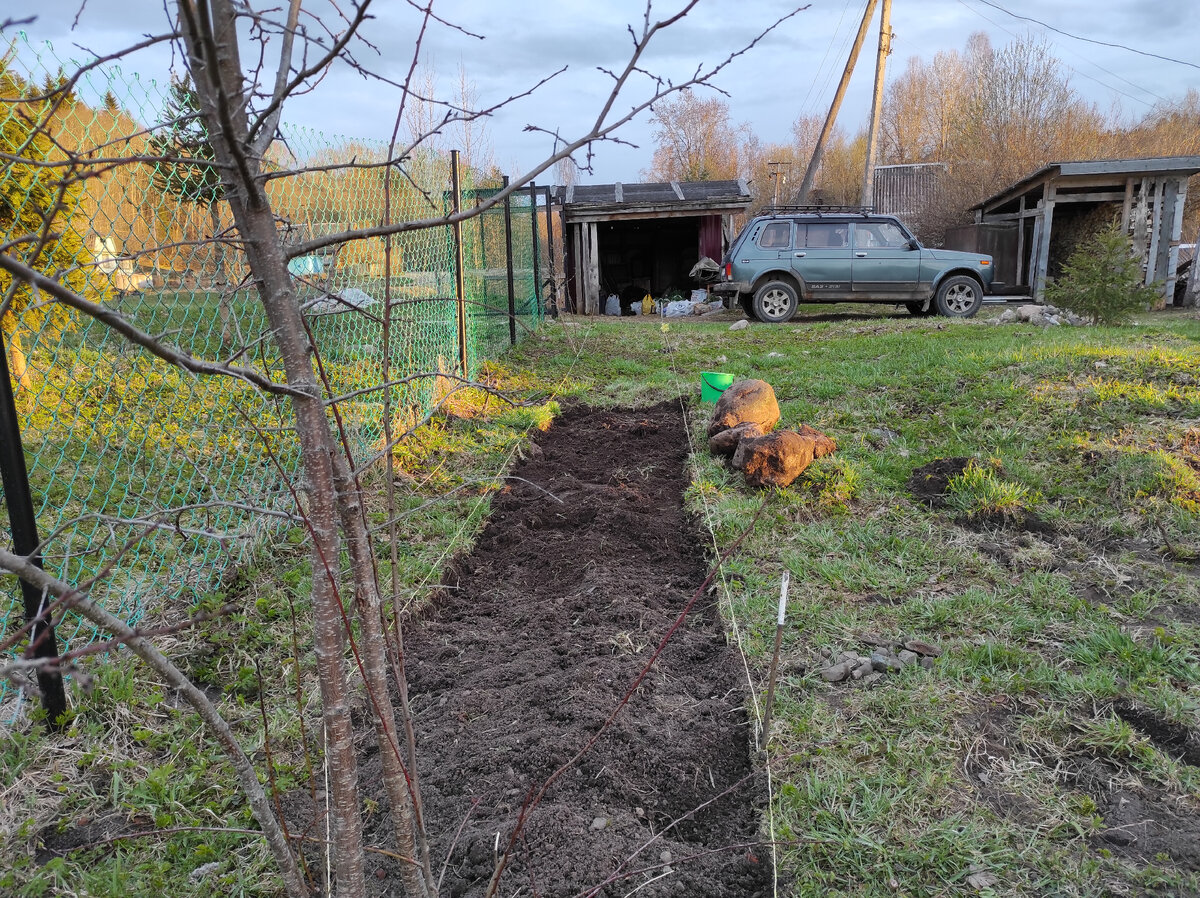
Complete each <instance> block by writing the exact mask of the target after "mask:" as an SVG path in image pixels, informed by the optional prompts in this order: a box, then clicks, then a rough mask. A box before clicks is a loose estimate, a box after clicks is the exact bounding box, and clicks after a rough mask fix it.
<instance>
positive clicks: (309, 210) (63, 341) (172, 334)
mask: <svg viewBox="0 0 1200 898" xmlns="http://www.w3.org/2000/svg"><path fill="white" fill-rule="evenodd" d="M6 44H7V47H8V49H7V53H6V54H5V55H4V56H3V57H2V58H0V241H2V242H3V243H4V244H6V245H7V246H6V248H5V249H4V250H3V252H5V253H6V254H8V255H9V256H10V257H12V258H14V259H16V260H17V261H18V262H22V263H25V264H28V265H29V266H30V267H32V268H35V269H37V270H38V271H41V272H43V273H45V274H48V275H50V276H52V277H54V278H55V279H56V280H58V281H59V282H60V283H64V284H65V285H67V286H68V287H70V288H71V289H72V290H73V291H75V292H76V293H78V294H80V295H82V296H84V297H85V298H87V299H90V300H92V301H94V302H97V303H100V304H102V305H103V306H105V307H107V308H110V309H116V310H119V311H120V312H121V313H122V314H123V315H124V316H126V317H127V318H128V319H130V320H131V321H132V322H133V323H134V324H135V325H136V326H137V327H138V328H140V329H141V330H143V331H145V332H146V333H149V334H153V335H156V336H158V337H159V338H160V339H161V340H163V341H164V342H166V343H169V344H171V345H173V346H176V347H178V348H180V349H182V350H183V351H185V352H187V353H189V354H191V355H193V356H196V357H199V358H204V359H210V360H219V361H232V362H235V363H236V364H238V365H242V366H246V367H250V368H254V369H256V370H258V371H259V372H261V373H264V374H266V375H268V376H271V377H272V378H274V379H276V380H282V379H283V374H282V366H281V364H280V362H279V359H278V355H277V352H276V350H275V346H274V344H273V342H272V339H271V336H270V334H269V332H268V327H267V322H266V320H265V315H264V312H263V310H262V307H261V305H260V304H259V302H258V299H257V295H256V292H255V290H254V289H253V286H252V278H251V276H250V273H249V271H248V268H247V265H246V261H245V257H244V255H243V253H242V251H241V248H240V246H239V243H238V239H237V234H236V232H235V229H234V226H233V223H232V221H231V219H230V215H229V211H228V208H227V206H226V205H225V203H224V202H223V201H222V198H221V189H220V183H219V179H217V178H216V177H215V169H214V168H213V167H212V166H211V164H206V160H211V158H212V157H211V155H210V154H209V153H208V152H207V147H206V144H205V141H204V133H203V127H202V126H201V125H200V123H199V120H198V118H197V117H196V116H195V114H194V105H193V106H191V108H189V104H194V99H193V96H192V95H191V93H190V90H189V88H188V86H187V84H186V83H182V82H175V81H170V82H169V83H167V84H165V85H164V84H161V83H158V82H155V81H151V80H143V79H141V78H139V77H138V76H137V75H130V74H128V73H124V72H122V71H121V70H120V69H119V68H117V67H115V66H98V67H95V68H91V69H89V70H87V71H86V73H85V74H84V75H83V77H82V78H80V79H79V80H78V81H77V82H76V83H75V84H74V85H73V86H72V87H71V89H70V91H69V92H63V91H62V90H61V89H60V88H61V87H62V85H63V84H64V82H65V76H64V73H72V72H75V71H77V70H79V69H80V66H79V64H78V62H77V61H73V60H66V59H60V58H59V57H58V56H57V55H55V53H54V51H53V49H52V48H51V47H49V45H41V46H33V45H31V44H29V43H28V42H27V41H26V40H25V38H24V36H23V35H16V36H12V35H9V36H7V38H6ZM386 150H387V148H386V147H385V146H382V145H379V144H375V143H371V142H368V141H350V140H345V139H335V138H331V137H328V136H326V135H323V134H320V133H317V132H314V131H310V130H305V129H300V128H289V127H283V128H282V136H281V139H279V140H277V141H276V142H275V143H274V145H273V146H272V149H271V150H270V151H269V154H268V160H267V165H266V166H265V168H266V170H267V172H268V173H269V176H270V180H269V181H268V182H267V193H268V195H269V197H270V199H271V202H272V205H273V207H274V209H275V212H276V215H277V218H278V221H279V228H280V233H281V237H282V239H283V240H284V242H285V243H286V244H288V245H290V246H293V247H295V246H299V245H300V244H302V243H304V242H307V241H312V240H314V239H315V238H319V237H321V236H325V235H334V234H339V233H342V232H345V231H349V230H354V229H358V228H363V227H369V226H374V225H378V224H380V223H383V222H385V221H391V222H395V221H406V220H413V219H423V218H431V217H437V216H440V215H442V214H444V213H445V212H446V211H447V210H449V209H451V208H453V201H454V198H453V194H452V192H451V190H450V188H449V184H450V178H449V174H450V166H449V161H448V159H446V158H445V156H443V155H441V154H436V153H425V154H423V155H419V156H417V157H416V158H413V159H411V160H410V161H409V164H408V167H407V169H406V170H404V171H401V170H399V169H398V168H397V167H396V166H383V165H381V164H380V163H382V161H383V160H384V159H385V158H386ZM388 179H390V181H389V180H388ZM464 181H465V182H466V187H465V189H463V190H462V196H461V200H460V202H461V204H462V207H463V208H469V207H471V206H474V205H477V204H478V203H479V202H481V201H484V200H486V199H487V198H488V197H490V196H492V195H494V193H495V188H494V187H493V186H478V187H475V186H473V185H472V184H471V183H470V172H469V169H467V171H466V174H465V175H464ZM510 205H511V214H509V215H508V216H507V223H506V212H505V208H504V206H500V205H498V206H496V207H494V208H492V209H490V210H488V211H487V212H485V213H484V214H481V215H479V216H478V217H477V218H475V219H472V220H468V221H466V222H464V224H463V225H462V240H461V259H462V265H463V282H464V284H465V288H466V289H465V296H464V298H463V302H464V306H465V309H466V314H465V324H466V339H465V344H464V343H460V339H459V337H460V334H459V327H460V325H459V315H458V308H459V306H458V298H457V296H456V291H455V281H456V278H455V272H456V268H455V265H456V261H455V257H456V252H457V251H458V249H459V244H456V242H455V237H454V233H453V229H452V228H450V227H448V226H439V227H434V228H428V229H424V230H417V231H410V232H405V233H403V234H400V235H397V236H395V237H393V238H391V241H390V245H389V244H388V242H387V241H385V240H384V239H382V238H380V239H372V240H360V241H354V242H342V243H334V244H332V245H331V246H329V247H326V248H322V249H319V250H315V251H313V252H312V253H309V254H307V255H301V256H298V257H296V258H294V259H292V261H291V263H290V264H289V268H290V270H291V272H292V274H293V276H294V278H295V282H296V285H297V288H298V292H299V295H300V299H301V303H302V308H303V309H304V310H305V311H306V313H307V315H306V319H307V322H308V325H309V327H310V329H311V331H312V335H313V339H314V344H315V346H316V347H317V349H318V352H319V354H320V358H321V362H322V365H323V368H324V373H325V375H326V377H327V379H328V381H329V392H330V395H331V397H333V396H341V397H348V398H345V399H343V400H342V401H340V402H339V403H338V409H339V412H340V418H341V420H342V422H343V424H344V426H345V427H346V429H347V433H348V436H349V438H350V441H351V446H352V448H353V449H354V450H355V451H356V454H358V455H359V456H360V457H369V456H371V454H372V453H376V454H377V453H379V452H380V451H381V450H382V446H383V422H384V398H385V391H384V389H383V388H382V386H381V384H382V383H383V370H384V365H385V360H386V362H387V364H388V365H389V366H390V368H389V372H388V373H389V376H390V379H391V380H395V379H399V378H403V377H404V376H406V375H409V374H413V373H417V372H438V371H442V372H455V373H460V372H461V364H460V357H461V355H462V350H463V349H464V348H465V350H466V352H465V355H466V367H467V374H468V375H470V376H474V375H475V374H476V372H477V370H478V367H479V365H480V363H481V362H482V361H483V360H485V359H488V358H493V357H495V356H497V355H498V354H500V353H502V352H503V351H504V350H505V349H506V348H507V347H508V346H509V345H510V344H511V343H512V342H515V341H516V340H519V339H521V337H522V336H523V335H524V334H526V333H528V332H529V331H530V329H532V328H533V327H536V326H537V324H538V322H539V320H540V316H541V303H540V301H539V295H538V292H539V291H538V288H537V283H536V275H535V272H536V269H537V264H536V261H535V259H534V252H535V245H536V242H537V238H536V235H535V234H534V231H533V229H534V228H535V227H537V221H536V219H537V216H536V213H537V206H536V204H535V203H533V202H532V201H531V199H530V195H529V193H528V192H525V193H518V194H516V195H515V196H514V197H513V198H512V202H511V204H510ZM47 222H49V224H48V226H47ZM508 234H511V237H507V235H508ZM45 235H49V236H45ZM14 241H15V242H14ZM510 262H511V272H512V274H511V282H510V277H509V269H510ZM510 283H511V293H510ZM510 296H511V300H510ZM0 301H4V302H6V306H5V308H4V309H3V310H2V313H3V314H2V318H0V322H2V324H3V337H4V343H5V345H6V347H7V350H8V352H7V355H8V358H7V360H6V361H7V363H8V366H9V371H10V372H11V374H12V381H13V384H14V388H15V406H16V412H17V420H18V422H19V431H20V438H21V439H22V441H23V443H24V450H25V459H26V463H27V467H28V472H29V481H30V485H31V494H32V497H33V504H34V511H35V516H36V524H37V528H38V530H39V532H40V538H41V554H42V558H43V563H44V566H45V567H46V569H47V570H48V571H49V572H50V573H52V574H53V575H55V576H57V577H60V578H62V579H64V580H66V581H68V582H70V583H73V584H84V583H88V582H89V581H91V580H92V579H93V578H96V582H95V584H94V585H92V586H91V588H90V595H91V597H92V598H93V599H94V600H97V601H98V602H99V603H100V604H102V605H104V606H105V607H107V608H108V609H109V610H111V611H113V612H114V613H116V614H119V615H120V616H122V617H124V618H125V619H126V620H128V621H130V622H134V621H136V620H137V619H138V618H139V617H140V616H141V615H142V614H143V612H144V610H145V608H146V607H147V604H148V602H149V601H150V600H151V599H153V601H156V602H160V601H175V602H181V603H191V602H194V601H196V600H198V599H200V598H202V597H203V596H204V595H205V594H206V593H209V592H211V591H213V590H214V589H215V588H218V587H219V584H220V581H221V579H222V576H223V575H225V574H226V573H227V572H228V571H229V569H230V568H231V566H234V565H236V564H238V563H239V562H240V561H242V560H243V559H245V558H246V557H247V554H248V552H250V551H251V550H252V548H253V547H254V546H255V545H256V543H257V542H258V541H260V540H261V539H262V538H263V537H264V535H265V534H266V533H268V532H269V531H270V529H271V525H272V524H274V525H276V526H281V525H284V524H286V523H287V522H288V521H289V520H290V519H291V515H292V513H293V511H294V509H295V500H294V498H293V496H292V494H291V492H290V481H291V475H292V474H293V472H294V471H295V470H296V464H297V458H298V450H297V445H296V441H295V439H294V434H293V431H292V419H291V414H290V409H289V408H288V406H287V403H286V400H282V399H280V398H278V397H272V396H269V395H266V394H265V393H262V392H260V391H258V390H256V389H255V388H253V387H251V386H249V385H248V384H246V383H244V382H243V381H240V380H237V379H233V378H229V377H197V376H194V375H191V374H189V373H187V372H185V371H183V370H181V369H179V368H177V367H174V366H172V365H169V364H167V363H165V362H163V361H161V360H159V359H157V358H155V357H154V356H152V355H151V354H150V353H148V352H146V351H145V350H143V349H140V348H137V347H135V346H132V345H131V344H130V343H128V342H127V341H126V340H125V339H124V338H123V337H121V336H119V335H117V334H115V333H114V332H113V331H112V330H110V329H109V328H108V327H106V326H104V325H102V324H100V323H99V322H97V321H96V320H94V319H93V318H92V317H90V316H88V315H86V314H82V313H79V312H72V311H70V310H68V309H67V307H66V306H64V305H61V304H59V303H55V302H52V301H50V300H49V298H48V297H47V296H45V295H44V294H38V293H37V292H35V291H33V290H32V289H31V288H30V287H29V286H28V285H26V284H24V283H23V282H21V281H20V280H19V279H17V280H16V282H15V283H14V278H13V277H12V276H11V275H9V274H8V273H7V272H5V271H2V270H0ZM385 315H389V316H390V321H389V327H388V330H387V339H386V341H385V327H384V324H385ZM0 374H4V375H5V376H7V372H0ZM388 389H389V391H390V392H389V393H388V398H389V399H390V407H391V409H392V410H393V413H394V415H395V416H396V421H397V424H398V425H403V424H405V423H406V422H411V421H413V420H416V419H419V418H420V416H421V414H423V413H424V412H425V411H427V410H428V409H429V408H430V407H431V404H432V403H433V402H434V401H435V391H436V389H437V384H436V380H435V379H432V378H430V379H422V380H418V381H415V382H413V383H411V384H408V385H405V386H398V387H390V388H388ZM401 429H403V428H402V427H401ZM5 438H6V439H11V437H10V436H8V435H6V436H5ZM10 504H11V503H9V502H7V501H5V502H4V514H5V517H4V518H3V521H4V523H3V524H0V528H3V527H4V526H6V525H7V523H8V520H7V513H8V510H9V505H10ZM4 542H9V541H8V540H7V539H6V540H4ZM17 548H18V551H20V547H17ZM0 587H2V588H0V640H4V639H6V638H8V637H9V636H10V634H12V633H14V632H15V631H16V630H17V629H19V628H20V626H21V625H22V620H23V614H22V603H21V595H20V590H19V588H18V584H17V582H16V579H15V578H12V577H7V576H6V577H4V578H2V579H0ZM58 636H59V643H60V648H61V647H63V645H65V646H66V647H68V648H78V647H79V646H80V645H82V644H84V643H86V642H87V641H89V640H91V639H93V638H94V637H95V632H94V630H93V628H92V626H91V625H90V624H88V623H86V622H84V621H82V620H81V619H76V618H73V617H72V616H70V615H68V616H67V618H66V619H65V620H64V621H62V622H61V624H60V625H59V627H58ZM15 698H16V692H15V691H14V690H12V689H11V687H10V686H0V700H3V701H4V703H5V705H6V707H5V708H3V709H0V720H2V719H8V718H9V717H10V716H11V713H12V708H11V705H12V703H13V702H14V700H15Z"/></svg>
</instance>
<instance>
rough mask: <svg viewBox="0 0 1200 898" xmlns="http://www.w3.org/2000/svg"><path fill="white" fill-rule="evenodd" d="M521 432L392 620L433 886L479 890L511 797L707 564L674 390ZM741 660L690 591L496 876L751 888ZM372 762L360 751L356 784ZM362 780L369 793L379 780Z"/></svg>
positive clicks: (607, 699)
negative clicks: (456, 542)
mask: <svg viewBox="0 0 1200 898" xmlns="http://www.w3.org/2000/svg"><path fill="white" fill-rule="evenodd" d="M539 445H540V449H541V452H540V453H537V452H535V453H534V456H535V458H531V459H530V460H529V461H526V462H525V463H524V464H522V465H520V466H519V467H518V468H517V469H516V470H515V471H514V472H513V473H514V474H515V475H516V476H517V477H518V478H523V479H515V478H514V479H512V480H510V486H509V487H508V488H506V489H505V490H504V491H503V492H502V493H501V494H500V495H499V496H498V497H497V498H496V500H495V502H494V505H493V512H492V516H491V518H490V520H489V522H488V524H487V525H486V527H485V529H484V530H483V533H482V534H481V536H480V538H479V540H478V543H477V546H476V548H475V551H474V552H473V553H472V554H471V555H470V556H468V557H465V558H460V559H458V560H457V562H456V564H455V566H454V567H455V570H454V575H453V576H452V577H451V578H449V584H448V586H447V588H446V589H445V590H444V592H443V596H442V598H441V599H439V600H438V601H437V602H435V603H434V605H433V606H432V607H431V608H430V609H429V610H428V611H427V612H426V613H425V614H424V615H423V616H422V619H421V620H420V621H418V622H415V623H413V624H410V626H409V629H408V633H407V637H406V638H407V650H408V665H407V669H408V672H409V677H410V686H411V693H412V696H413V703H414V706H415V708H416V712H417V713H416V726H417V741H418V746H419V751H420V771H421V787H422V790H423V798H424V802H425V808H426V815H427V817H428V827H429V831H430V832H431V833H433V834H434V870H435V873H436V872H437V870H438V868H439V867H440V865H441V863H442V861H443V860H444V859H445V858H446V857H447V854H449V861H448V865H447V869H446V874H445V882H444V885H443V890H442V894H443V895H449V896H460V895H471V896H476V895H482V894H483V893H484V890H485V888H486V885H487V881H488V878H489V877H490V876H491V874H492V870H493V868H494V849H495V846H496V845H497V834H499V846H500V850H501V851H503V850H504V848H505V847H506V845H507V844H508V841H509V837H510V835H511V834H512V832H513V830H514V826H515V825H516V824H517V820H518V816H519V814H520V812H521V808H522V806H523V804H524V803H525V802H526V801H527V800H528V798H529V797H530V796H532V795H533V794H535V793H536V792H537V790H538V789H539V788H540V786H541V784H543V783H544V782H545V781H546V779H547V777H549V776H550V775H551V774H552V773H553V772H554V771H555V770H556V769H557V768H558V767H559V766H560V765H562V764H564V763H566V762H567V761H568V760H569V759H570V758H571V757H572V756H573V755H574V754H575V753H576V752H577V751H578V750H579V749H580V748H581V747H582V746H583V745H584V744H585V743H586V742H587V741H588V739H589V738H590V737H591V736H592V735H593V734H594V733H595V732H596V731H597V730H598V729H599V728H600V727H601V726H602V724H603V723H604V721H605V720H606V719H607V718H608V717H609V715H610V714H611V712H612V711H613V709H614V708H615V707H616V706H617V704H618V702H619V701H620V700H621V698H622V696H624V695H625V693H626V691H627V690H628V689H629V687H630V685H631V684H632V682H633V681H634V679H635V678H636V676H637V674H638V672H639V671H640V670H641V669H642V667H643V666H644V665H645V663H646V661H647V659H648V658H649V657H650V655H651V654H652V653H653V651H654V648H655V647H656V645H657V644H658V643H659V641H660V640H661V639H662V638H663V636H664V634H666V632H667V631H668V630H669V628H670V627H671V625H672V624H673V623H674V622H675V620H676V617H677V616H678V615H679V613H680V611H681V610H682V609H683V607H684V605H685V604H686V603H687V601H688V599H689V598H690V597H691V596H692V594H693V593H694V592H695V590H696V588H697V587H698V586H699V585H700V583H701V582H702V581H703V579H704V577H705V574H706V573H707V570H706V562H705V558H704V554H703V551H702V542H701V539H700V536H699V533H698V532H697V531H696V529H695V528H693V527H692V526H691V524H690V523H689V521H688V519H687V517H686V515H685V513H684V509H683V499H682V494H683V490H684V487H685V486H686V483H687V480H686V469H685V461H686V457H687V438H686V434H685V432H684V425H683V420H682V416H681V414H680V410H679V407H678V405H677V404H676V403H665V404H662V405H659V406H655V407H653V408H648V409H642V410H638V411H589V410H583V409H579V410H574V411H571V412H568V413H567V414H565V415H564V416H563V417H562V418H561V419H559V420H558V421H557V422H556V423H555V424H554V426H553V427H552V428H551V429H550V430H549V431H548V432H547V433H546V434H545V435H543V436H541V437H539ZM740 670H741V666H740V662H738V661H737V660H736V658H735V654H734V651H733V650H732V649H731V648H730V647H729V646H728V645H727V644H726V641H725V638H724V635H723V627H722V625H721V623H720V620H719V618H718V614H717V610H716V608H715V604H714V602H713V601H712V599H711V598H710V597H709V596H703V597H702V598H701V600H700V601H699V602H698V603H697V605H696V606H695V608H694V610H693V612H692V614H691V615H690V616H689V618H688V619H687V620H686V621H685V622H684V623H683V625H682V626H680V627H679V629H678V630H677V631H676V632H675V635H674V636H673V638H672V639H671V642H670V644H669V645H668V647H667V649H666V650H665V652H664V653H663V655H662V656H661V657H660V658H659V660H658V662H657V663H656V664H655V667H654V669H653V670H652V671H651V673H650V674H649V676H647V678H646V679H645V680H644V681H643V683H642V684H641V686H640V687H639V688H638V690H637V691H636V693H635V694H634V696H633V698H632V700H631V701H630V703H629V704H628V705H627V706H626V707H624V708H623V709H622V710H621V711H620V713H619V714H618V715H617V717H616V719H615V720H614V722H613V723H612V724H611V725H610V726H609V727H608V729H607V730H606V731H605V732H604V734H603V735H602V736H601V738H600V740H599V742H598V743H597V744H596V746H595V747H594V748H593V749H592V750H591V751H590V752H589V753H588V754H587V755H586V756H584V758H583V759H582V760H581V761H580V762H579V763H578V764H576V765H575V766H574V767H572V768H571V769H570V770H569V771H568V772H567V773H565V774H564V775H563V776H562V777H561V778H560V779H558V780H557V781H556V782H555V783H554V784H553V785H552V787H551V788H550V790H549V792H548V793H547V795H546V796H545V798H544V799H543V800H542V801H541V803H540V804H539V805H538V806H537V807H535V808H533V809H532V810H530V811H529V812H528V815H527V819H526V820H525V823H524V827H523V830H522V831H521V833H520V835H519V838H518V839H517V842H516V846H515V848H514V850H513V853H512V857H511V860H510V862H509V864H508V868H507V870H506V872H505V874H504V878H503V881H502V885H501V889H500V892H499V894H502V895H514V894H517V893H518V892H520V894H523V895H541V896H545V898H552V896H569V895H576V894H580V893H583V894H588V893H589V892H588V890H589V889H590V888H591V887H593V886H596V885H599V884H601V883H603V882H604V881H605V880H606V879H607V878H609V877H610V876H615V877H618V878H617V879H616V880H615V881H613V882H612V883H610V884H609V885H607V886H605V887H604V888H602V889H601V890H600V891H598V892H596V893H595V894H597V895H603V896H618V895H625V894H627V893H629V892H630V891H631V890H632V889H634V888H635V887H637V886H639V885H641V884H642V883H648V884H647V885H645V886H644V887H643V888H641V889H640V890H639V891H638V895H639V896H647V898H648V896H668V895H670V896H689V898H706V896H711V898H716V896H738V898H751V896H756V895H765V894H767V893H768V892H769V891H770V853H769V850H768V851H763V850H760V849H759V848H758V847H757V846H756V845H755V844H754V843H755V841H756V838H757V837H758V835H759V832H758V815H757V812H756V808H755V801H756V799H757V798H758V796H760V795H761V793H762V789H761V788H760V787H759V785H758V783H757V782H756V781H755V778H754V775H753V772H752V766H751V763H750V758H749V747H748V746H749V735H748V730H747V723H746V719H745V714H744V711H743V705H742V702H743V688H744V680H743V677H742V676H741V675H740ZM377 770H378V758H377V757H374V758H372V759H371V760H370V761H369V762H368V767H367V769H366V770H365V776H364V780H366V781H368V782H370V781H372V780H373V779H374V778H375V777H376V771H377ZM370 798H371V799H372V800H376V801H379V802H380V804H381V805H384V806H386V804H387V799H386V796H385V795H384V794H383V790H382V788H380V789H379V791H378V794H375V795H371V796H370ZM476 803H477V804H476ZM697 809H698V810H697ZM383 816H384V815H380V817H383ZM464 820H465V823H464ZM460 826H461V828H462V829H461V833H460V834H459V835H458V836H457V838H456V837H455V833H456V832H457V831H458V830H459V828H460ZM372 835H373V837H374V839H375V842H376V844H380V845H384V846H386V847H391V846H390V845H388V841H389V840H388V839H387V837H386V833H384V832H383V831H382V830H381V831H380V832H378V833H373V834H372ZM656 837H657V838H656ZM667 852H669V855H668V854H667ZM638 871H640V872H638ZM396 874H397V870H396V868H395V866H394V864H393V863H392V862H390V861H386V860H384V861H382V862H380V864H379V867H378V870H377V872H376V875H377V876H378V877H380V878H379V880H378V883H379V888H380V893H381V894H392V893H393V891H398V881H397V879H396ZM664 874H665V875H664ZM655 877H659V878H657V879H655ZM649 880H654V881H653V882H649ZM522 887H523V889H524V890H523V891H521V889H522Z"/></svg>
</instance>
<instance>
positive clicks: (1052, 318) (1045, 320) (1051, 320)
mask: <svg viewBox="0 0 1200 898" xmlns="http://www.w3.org/2000/svg"><path fill="white" fill-rule="evenodd" d="M1042 324H1049V325H1051V326H1052V327H1057V326H1058V325H1060V324H1062V322H1061V321H1060V320H1059V318H1058V316H1057V315H1043V316H1042Z"/></svg>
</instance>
